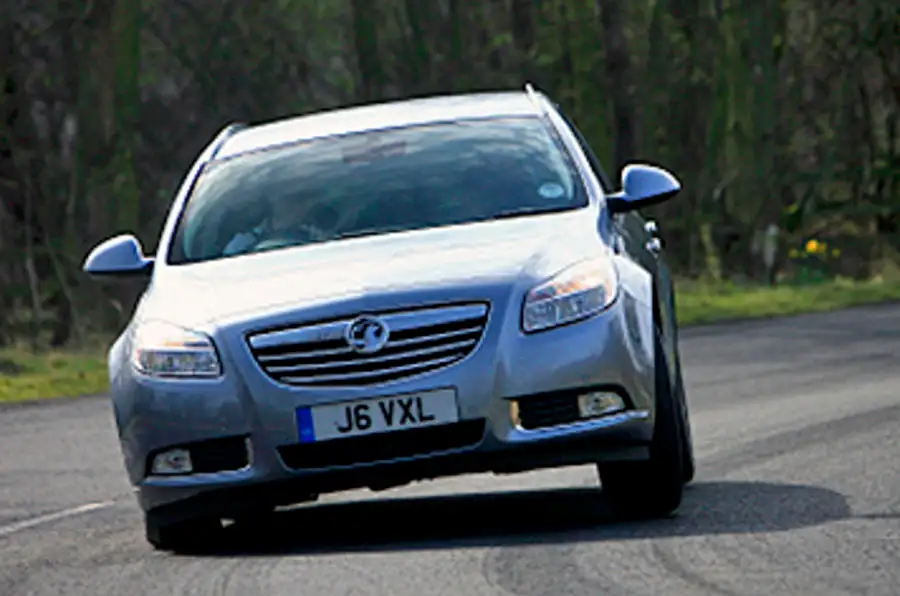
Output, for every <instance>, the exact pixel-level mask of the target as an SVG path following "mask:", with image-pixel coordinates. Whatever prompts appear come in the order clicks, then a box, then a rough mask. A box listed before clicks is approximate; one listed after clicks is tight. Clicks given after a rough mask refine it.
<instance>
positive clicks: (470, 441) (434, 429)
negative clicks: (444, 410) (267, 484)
mask: <svg viewBox="0 0 900 596" xmlns="http://www.w3.org/2000/svg"><path fill="white" fill-rule="evenodd" d="M484 428H485V421H484V420H483V419H481V420H463V421H461V422H454V423H452V424H443V425H441V426H431V427H427V428H417V429H410V430H403V431H398V432H391V433H380V434H377V435H369V436H364V437H353V438H349V439H334V440H331V441H322V442H321V443H300V444H296V445H285V446H282V447H279V448H278V453H279V454H280V455H281V459H282V461H284V464H285V465H286V466H287V467H289V468H292V469H295V470H300V469H314V468H327V467H331V466H349V465H353V464H367V463H375V462H380V461H390V460H392V459H399V458H402V457H413V456H416V455H426V454H429V453H439V452H441V451H450V450H453V449H463V448H465V447H471V446H473V445H477V444H478V443H479V442H480V441H481V439H482V438H483V437H484Z"/></svg>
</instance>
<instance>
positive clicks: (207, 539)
mask: <svg viewBox="0 0 900 596" xmlns="http://www.w3.org/2000/svg"><path fill="white" fill-rule="evenodd" d="M144 530H145V534H146V538H147V542H149V543H150V545H151V546H153V548H154V549H156V550H162V551H172V552H191V551H196V550H200V549H202V548H204V547H205V546H207V545H209V544H214V543H215V540H216V536H217V535H218V533H219V532H221V531H222V522H221V520H219V519H217V518H205V517H204V518H195V519H188V520H184V521H178V522H164V521H162V520H160V519H158V518H157V517H156V516H155V515H153V513H147V514H145V515H144Z"/></svg>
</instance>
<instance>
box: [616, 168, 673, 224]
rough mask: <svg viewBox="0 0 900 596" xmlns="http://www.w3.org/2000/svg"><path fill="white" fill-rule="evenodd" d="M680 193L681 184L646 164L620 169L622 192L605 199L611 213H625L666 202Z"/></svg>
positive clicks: (658, 169) (661, 170) (667, 173)
mask: <svg viewBox="0 0 900 596" xmlns="http://www.w3.org/2000/svg"><path fill="white" fill-rule="evenodd" d="M680 191H681V183H680V182H679V181H678V178H676V177H675V175H674V174H672V173H671V172H669V171H667V170H664V169H663V168H659V167H656V166H651V165H646V164H629V165H627V166H625V167H624V168H622V190H620V191H619V192H617V193H613V194H610V195H608V196H607V197H606V207H607V209H609V210H610V212H612V213H625V212H627V211H634V210H636V209H642V208H644V207H649V206H651V205H656V204H658V203H662V202H663V201H667V200H669V199H671V198H672V197H674V196H675V195H677V194H678V193H679V192H680Z"/></svg>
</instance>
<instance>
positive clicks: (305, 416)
mask: <svg viewBox="0 0 900 596" xmlns="http://www.w3.org/2000/svg"><path fill="white" fill-rule="evenodd" d="M297 431H298V432H299V434H300V442H301V443H313V442H315V440H316V429H315V428H314V427H313V417H312V410H310V409H309V408H299V409H298V410H297Z"/></svg>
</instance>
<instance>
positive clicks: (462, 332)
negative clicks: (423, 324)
mask: <svg viewBox="0 0 900 596" xmlns="http://www.w3.org/2000/svg"><path fill="white" fill-rule="evenodd" d="M472 333H481V327H469V328H468V329H461V330H459V331H450V332H447V333H435V334H434V335H423V336H422V337H414V338H412V339H403V340H400V341H389V342H388V344H387V346H385V347H386V348H388V347H399V346H413V345H416V344H422V343H426V342H429V341H436V340H439V339H451V338H454V337H459V336H460V335H469V334H472Z"/></svg>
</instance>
